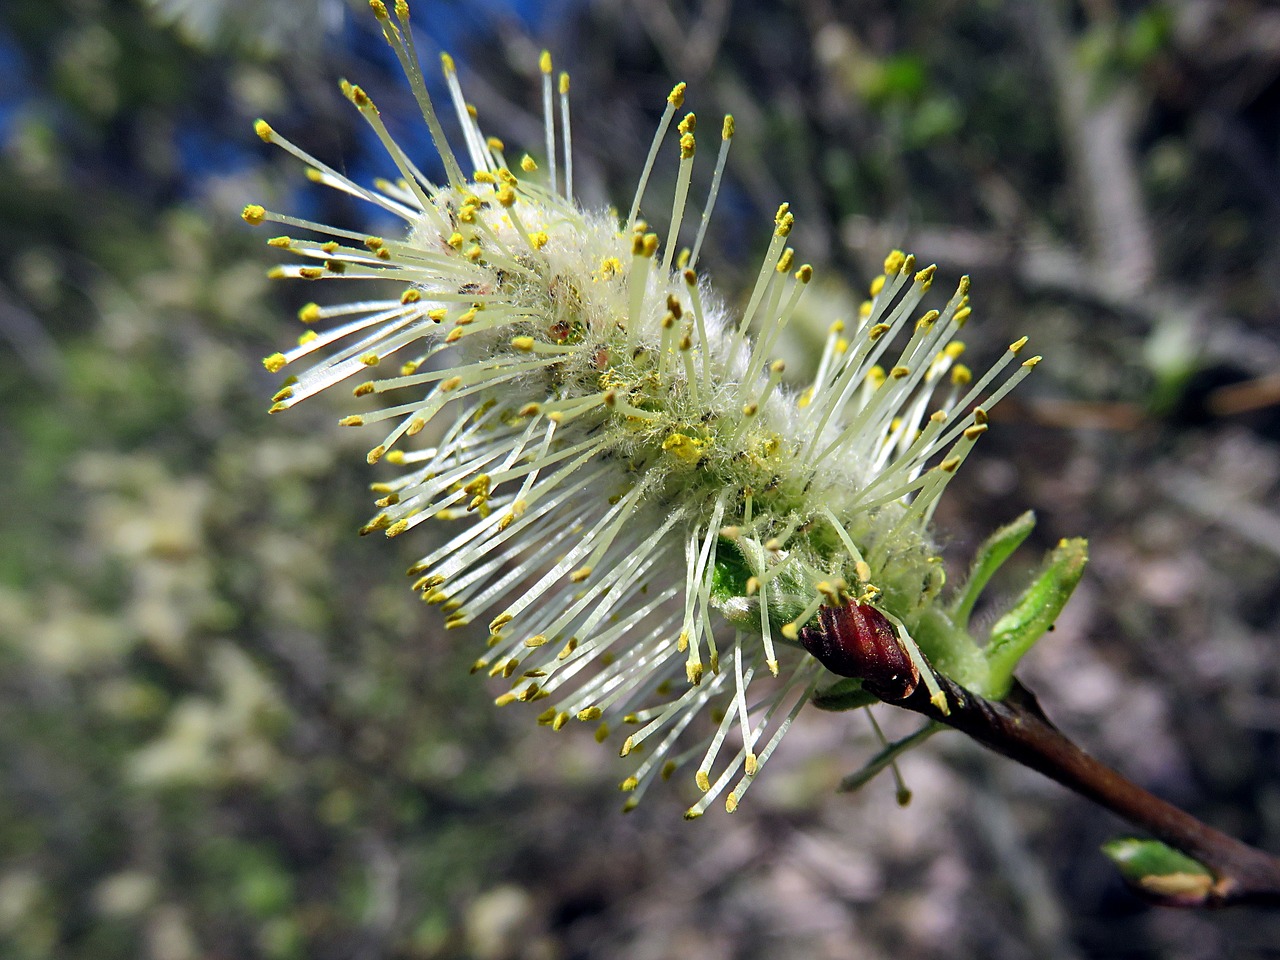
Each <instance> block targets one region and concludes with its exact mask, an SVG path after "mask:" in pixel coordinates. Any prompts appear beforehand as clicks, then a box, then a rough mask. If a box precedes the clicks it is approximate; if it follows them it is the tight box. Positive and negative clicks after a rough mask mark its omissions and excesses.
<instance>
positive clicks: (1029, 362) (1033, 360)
mask: <svg viewBox="0 0 1280 960" xmlns="http://www.w3.org/2000/svg"><path fill="white" fill-rule="evenodd" d="M1043 359H1044V357H1032V358H1031V359H1029V360H1023V361H1022V365H1023V366H1024V367H1026V368H1027V369H1028V370H1030V369H1031V368H1032V367H1034V366H1036V364H1038V363H1039V362H1040V361H1041V360H1043Z"/></svg>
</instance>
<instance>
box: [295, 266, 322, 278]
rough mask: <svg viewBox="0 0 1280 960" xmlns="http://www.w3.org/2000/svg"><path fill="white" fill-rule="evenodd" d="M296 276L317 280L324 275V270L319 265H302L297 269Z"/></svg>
mask: <svg viewBox="0 0 1280 960" xmlns="http://www.w3.org/2000/svg"><path fill="white" fill-rule="evenodd" d="M298 276H300V277H301V278H302V279H303V280H319V279H320V278H321V277H323V276H324V271H323V270H322V269H321V268H320V267H302V268H301V269H299V270H298Z"/></svg>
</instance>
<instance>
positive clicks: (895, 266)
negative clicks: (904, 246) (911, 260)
mask: <svg viewBox="0 0 1280 960" xmlns="http://www.w3.org/2000/svg"><path fill="white" fill-rule="evenodd" d="M906 259H907V255H906V254H905V253H903V252H902V251H901V250H894V251H891V252H890V254H889V255H888V256H887V257H885V258H884V272H885V274H886V275H887V276H890V277H892V276H895V275H896V274H897V272H898V271H899V270H901V269H902V265H903V263H905V262H906Z"/></svg>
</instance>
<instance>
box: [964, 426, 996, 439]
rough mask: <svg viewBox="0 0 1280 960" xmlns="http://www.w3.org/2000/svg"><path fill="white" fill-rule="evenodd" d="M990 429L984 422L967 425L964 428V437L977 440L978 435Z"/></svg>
mask: <svg viewBox="0 0 1280 960" xmlns="http://www.w3.org/2000/svg"><path fill="white" fill-rule="evenodd" d="M990 429H991V428H990V427H989V426H987V425H986V424H985V423H978V424H974V425H973V426H972V427H968V428H966V429H965V431H964V438H965V439H966V440H977V439H978V438H979V437H980V436H982V435H983V434H984V433H986V432H987V431H988V430H990Z"/></svg>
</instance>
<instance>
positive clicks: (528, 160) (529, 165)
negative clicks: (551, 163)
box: [520, 153, 538, 173]
mask: <svg viewBox="0 0 1280 960" xmlns="http://www.w3.org/2000/svg"><path fill="white" fill-rule="evenodd" d="M520 169H521V170H523V171H524V172H525V173H533V171H535V170H537V169H538V164H537V163H536V162H535V161H534V159H533V157H531V156H529V155H528V154H527V153H526V154H525V155H524V156H523V157H521V158H520Z"/></svg>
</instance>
